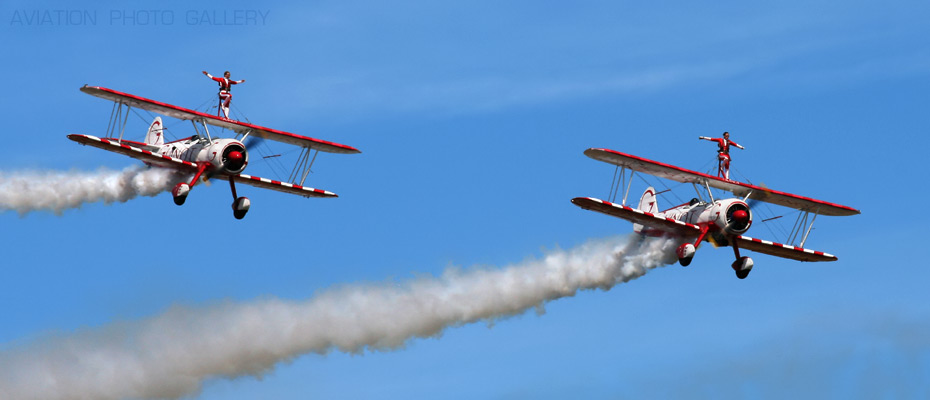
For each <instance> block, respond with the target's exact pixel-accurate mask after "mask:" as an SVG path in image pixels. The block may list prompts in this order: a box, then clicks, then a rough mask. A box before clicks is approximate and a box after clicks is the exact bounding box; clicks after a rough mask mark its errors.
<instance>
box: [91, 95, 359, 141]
mask: <svg viewBox="0 0 930 400" xmlns="http://www.w3.org/2000/svg"><path fill="white" fill-rule="evenodd" d="M81 91H82V92H84V93H87V94H90V95H93V96H97V97H100V98H102V99H106V100H110V101H114V102H119V103H122V104H126V105H129V106H130V107H135V108H139V109H142V110H146V111H151V112H155V113H159V114H162V115H165V116H168V117H172V118H177V119H181V120H195V121H203V122H204V123H207V124H210V125H213V126H217V127H220V128H224V129H229V130H232V131H234V132H236V133H240V134H247V133H248V134H249V135H251V136H259V137H261V138H263V139H269V140H274V141H276V142H282V143H287V144H291V145H294V146H300V147H309V148H312V149H315V150H319V151H325V152H328V153H341V154H354V153H361V151H359V150H358V149H356V148H355V147H352V146H348V145H344V144H339V143H335V142H330V141H326V140H320V139H314V138H311V137H307V136H301V135H298V134H295V133H290V132H285V131H281V130H277V129H271V128H266V127H263V126H258V125H254V124H250V123H247V122H241V121H235V120H231V119H227V118H223V117H219V116H216V115H210V114H207V113H202V112H200V111H194V110H191V109H187V108H184V107H178V106H176V105H173V104H168V103H163V102H160V101H157V100H152V99H147V98H145V97H140V96H136V95H132V94H129V93H123V92H120V91H117V90H113V89H107V88H105V87H99V86H88V85H84V86H83V87H81Z"/></svg>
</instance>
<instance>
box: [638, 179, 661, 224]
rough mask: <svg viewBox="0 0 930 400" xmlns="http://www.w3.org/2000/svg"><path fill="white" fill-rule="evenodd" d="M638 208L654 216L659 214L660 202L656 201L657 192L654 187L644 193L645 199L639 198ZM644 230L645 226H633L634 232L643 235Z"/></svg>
mask: <svg viewBox="0 0 930 400" xmlns="http://www.w3.org/2000/svg"><path fill="white" fill-rule="evenodd" d="M636 208H637V209H639V210H640V211H645V212H647V213H652V214H655V213H657V212H659V201H658V199H656V190H655V189H654V188H653V187H652V186H650V187H648V188H646V191H645V192H643V197H640V198H639V206H637V207H636ZM642 230H643V226H642V225H641V224H633V231H634V232H636V233H642Z"/></svg>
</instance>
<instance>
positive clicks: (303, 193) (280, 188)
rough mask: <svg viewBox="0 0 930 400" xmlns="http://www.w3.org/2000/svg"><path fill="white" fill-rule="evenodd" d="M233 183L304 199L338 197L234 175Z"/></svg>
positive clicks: (284, 183)
mask: <svg viewBox="0 0 930 400" xmlns="http://www.w3.org/2000/svg"><path fill="white" fill-rule="evenodd" d="M232 178H233V180H234V181H236V182H239V183H244V184H246V185H251V186H255V187H259V188H262V189H271V190H277V191H279V192H284V193H290V194H296V195H299V196H304V197H339V196H338V195H337V194H335V193H333V192H330V191H326V190H323V189H314V188H312V187H306V186H300V185H298V184H295V183H287V182H281V181H275V180H271V179H267V178H261V177H257V176H251V175H245V174H236V175H232Z"/></svg>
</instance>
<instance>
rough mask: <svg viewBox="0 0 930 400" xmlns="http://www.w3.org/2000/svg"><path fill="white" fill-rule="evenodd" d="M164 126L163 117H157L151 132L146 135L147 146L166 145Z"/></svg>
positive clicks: (151, 126)
mask: <svg viewBox="0 0 930 400" xmlns="http://www.w3.org/2000/svg"><path fill="white" fill-rule="evenodd" d="M163 133H164V126H163V125H162V123H161V117H155V120H154V121H152V125H149V131H148V132H147V133H146V134H145V144H148V145H153V146H161V145H163V144H165V135H164V134H163Z"/></svg>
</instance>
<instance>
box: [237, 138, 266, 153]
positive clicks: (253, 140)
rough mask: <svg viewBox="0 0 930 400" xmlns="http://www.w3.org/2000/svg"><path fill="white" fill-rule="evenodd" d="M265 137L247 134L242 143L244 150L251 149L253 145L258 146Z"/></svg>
mask: <svg viewBox="0 0 930 400" xmlns="http://www.w3.org/2000/svg"><path fill="white" fill-rule="evenodd" d="M264 141H265V139H262V138H261V137H259V136H249V137H247V138H246V139H245V142H243V143H242V145H243V146H245V148H246V150H252V149H253V148H255V146H258V145H260V144H262V142H264Z"/></svg>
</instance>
